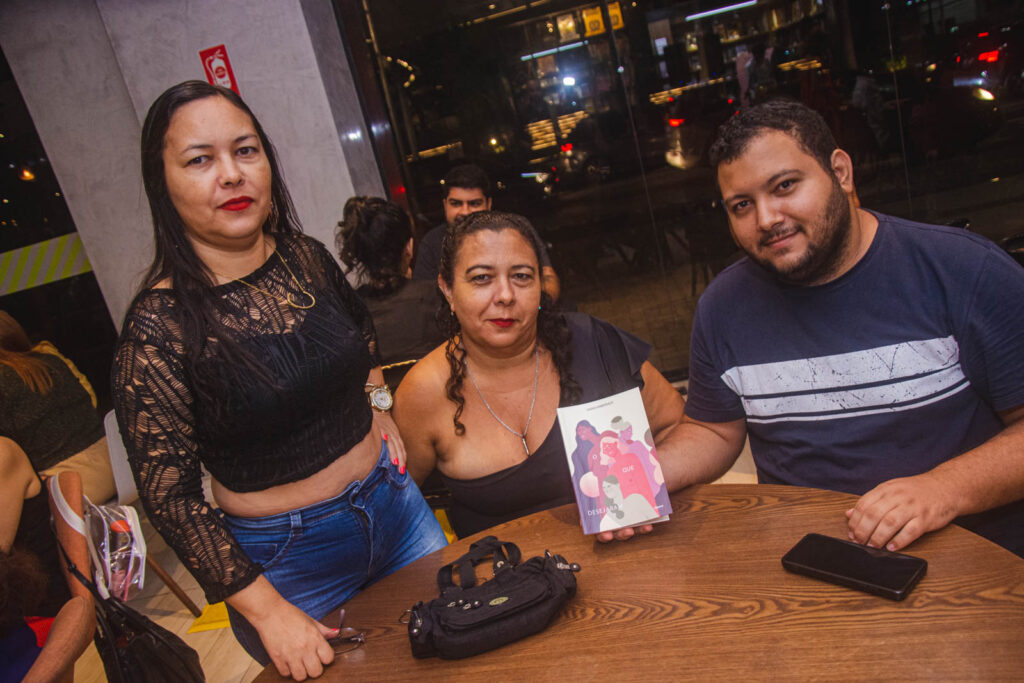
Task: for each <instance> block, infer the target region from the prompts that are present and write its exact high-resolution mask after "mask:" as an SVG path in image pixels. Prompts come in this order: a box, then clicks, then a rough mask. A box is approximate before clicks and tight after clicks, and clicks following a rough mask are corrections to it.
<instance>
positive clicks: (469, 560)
mask: <svg viewBox="0 0 1024 683" xmlns="http://www.w3.org/2000/svg"><path fill="white" fill-rule="evenodd" d="M490 556H493V557H494V563H493V566H494V578H492V579H490V580H488V581H485V582H484V583H482V584H480V585H479V586H478V585H476V574H475V572H474V567H476V565H478V564H480V563H481V562H483V561H484V560H485V559H487V558H488V557H490ZM521 558H522V553H520V551H519V548H518V547H517V546H516V545H515V544H514V543H509V542H507V541H499V540H498V539H497V538H495V537H494V536H487V537H486V538H482V539H480V540H479V541H477V542H476V543H474V544H473V545H471V546H470V548H469V552H468V553H466V554H465V555H463V556H462V557H460V558H459V559H458V560H456V561H455V562H452V563H451V564H447V565H445V566H444V567H441V569H440V570H439V571H438V572H437V585H438V588H439V589H440V590H441V596H440V597H438V598H435V599H434V600H431V601H430V602H427V603H423V602H417V603H416V604H415V605H413V607H412V609H411V610H409V642H410V643H411V645H412V654H413V656H415V657H434V656H437V657H441V658H443V659H461V658H463V657H472V656H473V655H477V654H480V653H481V652H487V651H488V650H493V649H494V648H497V647H501V646H502V645H506V644H508V643H511V642H514V641H517V640H519V639H520V638H524V637H526V636H528V635H531V634H533V633H537V632H538V631H542V630H544V629H545V628H547V626H548V624H550V623H551V621H552V620H553V619H554V618H555V616H556V615H557V614H558V613H559V611H560V610H561V609H562V606H563V605H565V603H567V602H568V601H569V599H570V598H572V597H573V596H574V595H576V575H575V572H578V571H579V570H580V566H579V565H578V564H575V563H573V564H570V563H569V562H567V561H566V560H565V558H564V557H562V556H561V555H552V554H551V552H550V551H545V553H544V556H543V557H540V556H538V557H532V558H530V559H529V560H527V561H526V562H523V563H522V564H520V562H519V561H520V559H521ZM455 567H458V568H459V578H460V581H459V585H455V583H454V581H453V576H454V572H455Z"/></svg>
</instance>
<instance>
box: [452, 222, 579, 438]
mask: <svg viewBox="0 0 1024 683" xmlns="http://www.w3.org/2000/svg"><path fill="white" fill-rule="evenodd" d="M481 230H490V231H492V232H500V231H501V230H515V231H516V232H518V233H519V234H520V235H522V236H523V239H525V240H526V242H527V243H528V244H529V245H530V247H531V248H532V249H533V253H534V255H535V256H536V258H537V263H538V264H539V263H540V237H539V236H538V235H537V231H536V230H534V228H533V226H532V225H531V224H530V221H528V220H526V218H524V217H522V216H519V215H517V214H514V213H503V212H501V211H477V212H475V213H471V214H469V215H467V216H463V217H462V218H460V219H459V220H457V221H455V224H454V225H451V226H448V228H447V230H446V232H445V235H444V240H443V241H442V243H441V261H440V266H439V268H438V271H439V274H440V276H441V279H442V280H444V282H445V283H446V284H447V285H448V286H449V287H451V286H452V285H453V283H454V282H455V259H456V256H458V253H459V248H460V247H461V246H462V242H463V241H464V240H465V239H466V236H467V235H472V234H473V233H475V232H479V231H481ZM540 303H541V307H540V311H539V312H538V313H537V340H538V342H539V343H540V344H541V345H543V346H544V348H546V349H547V350H548V351H549V352H550V353H551V359H552V360H553V361H554V363H555V369H556V370H557V371H558V381H559V386H560V392H559V402H560V403H573V402H575V401H578V400H579V397H580V394H581V390H580V385H579V383H577V381H576V378H575V377H573V376H572V372H570V368H571V367H572V349H571V342H572V333H571V332H570V331H569V325H568V323H567V322H566V320H565V315H564V314H563V313H562V311H561V309H560V308H559V307H558V304H557V303H556V302H555V300H554V299H552V298H551V297H550V296H548V295H547V294H546V293H544V292H541V295H540ZM437 314H438V322H439V323H440V325H441V328H442V329H443V330H444V331H445V334H446V336H447V337H448V342H447V344H446V345H445V357H446V358H447V359H448V367H449V368H450V374H449V375H448V381H447V382H446V383H445V389H446V390H447V394H448V398H449V400H451V401H452V403H454V404H455V415H454V417H453V418H452V422H453V423H454V424H455V433H456V434H458V435H459V436H462V435H463V434H465V433H466V426H465V425H464V424H462V422H460V421H459V418H460V417H462V410H463V408H464V407H465V405H466V399H465V398H464V397H463V395H462V383H463V379H464V378H465V376H466V349H465V348H464V347H463V346H462V345H461V343H460V340H459V336H460V335H461V333H462V326H461V325H460V324H459V319H458V317H457V316H456V315H455V312H454V311H452V309H451V306H450V305H449V304H448V301H447V299H445V298H443V297H442V299H441V307H440V308H439V309H438V313H437Z"/></svg>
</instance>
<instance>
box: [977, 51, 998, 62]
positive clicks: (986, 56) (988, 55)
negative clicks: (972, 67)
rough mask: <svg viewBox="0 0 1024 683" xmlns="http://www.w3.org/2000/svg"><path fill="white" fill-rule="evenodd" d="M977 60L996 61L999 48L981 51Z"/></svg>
mask: <svg viewBox="0 0 1024 683" xmlns="http://www.w3.org/2000/svg"><path fill="white" fill-rule="evenodd" d="M978 61H979V62H998V61H999V50H989V51H988V52H982V53H981V54H980V55H978Z"/></svg>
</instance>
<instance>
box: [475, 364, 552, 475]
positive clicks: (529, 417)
mask: <svg viewBox="0 0 1024 683" xmlns="http://www.w3.org/2000/svg"><path fill="white" fill-rule="evenodd" d="M463 362H465V361H463ZM466 374H467V375H469V381H471V382H472V383H473V387H474V388H475V389H476V393H477V395H478V396H479V397H480V400H481V401H483V402H484V408H487V412H489V413H490V414H491V417H493V418H494V419H495V420H497V421H498V424H500V425H501V426H502V427H504V428H505V429H507V430H508V431H510V432H512V433H513V434H515V435H516V436H517V437H519V440H520V441H522V442H523V450H525V451H526V457H530V447H529V446H527V445H526V433H527V432H528V431H530V422H532V421H533V407H534V406H535V405H536V404H537V379H538V378H539V377H540V346H539V345H538V346H535V347H534V351H533V398H531V399H530V414H529V415H527V416H526V426H525V427H524V428H523V431H522V432H517V431H516V430H514V429H512V428H511V427H509V426H508V425H507V424H505V421H504V420H502V419H501V418H500V417H498V414H497V413H495V412H494V410H493V409H492V408H491V404H490V403H488V402H487V399H486V398H484V393H483V392H482V391H480V385H479V384H477V383H476V378H474V377H473V371H472V370H470V369H469V363H466Z"/></svg>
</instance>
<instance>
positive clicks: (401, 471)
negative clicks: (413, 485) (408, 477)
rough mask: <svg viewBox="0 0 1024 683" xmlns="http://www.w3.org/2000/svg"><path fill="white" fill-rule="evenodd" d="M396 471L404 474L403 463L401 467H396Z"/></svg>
mask: <svg viewBox="0 0 1024 683" xmlns="http://www.w3.org/2000/svg"><path fill="white" fill-rule="evenodd" d="M398 473H399V474H405V465H402V466H401V467H399V468H398Z"/></svg>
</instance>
